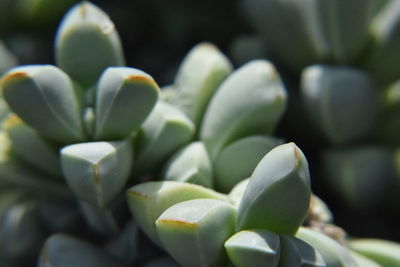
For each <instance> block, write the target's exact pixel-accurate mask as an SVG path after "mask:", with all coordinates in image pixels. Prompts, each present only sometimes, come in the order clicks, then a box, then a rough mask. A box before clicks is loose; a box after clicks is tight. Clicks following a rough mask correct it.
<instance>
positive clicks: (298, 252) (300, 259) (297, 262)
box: [278, 235, 327, 267]
mask: <svg viewBox="0 0 400 267" xmlns="http://www.w3.org/2000/svg"><path fill="white" fill-rule="evenodd" d="M292 266H298V267H327V265H326V264H325V262H324V260H323V258H322V256H321V254H319V252H318V251H317V250H316V249H315V248H313V247H312V246H310V245H309V244H307V243H306V242H304V241H302V240H301V239H298V238H296V237H292V236H285V235H282V236H281V259H280V261H279V264H278V267H292Z"/></svg>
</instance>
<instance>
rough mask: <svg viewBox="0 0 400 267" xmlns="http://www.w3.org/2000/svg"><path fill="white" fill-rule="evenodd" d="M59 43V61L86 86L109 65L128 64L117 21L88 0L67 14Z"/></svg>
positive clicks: (61, 28) (61, 27)
mask: <svg viewBox="0 0 400 267" xmlns="http://www.w3.org/2000/svg"><path fill="white" fill-rule="evenodd" d="M55 44H56V61H57V65H58V66H60V68H61V69H63V70H64V71H65V72H66V73H68V74H69V75H70V76H71V77H72V79H74V80H76V81H77V82H79V83H81V84H82V85H84V86H90V85H92V84H94V83H95V82H96V80H97V79H98V78H99V76H100V74H101V73H102V72H103V70H104V69H105V68H107V67H109V66H122V65H124V64H125V62H124V55H123V51H122V45H121V42H120V39H119V36H118V33H117V31H116V29H115V26H114V23H113V22H112V21H111V20H110V18H109V17H108V15H107V14H106V13H104V12H103V11H102V10H100V9H99V8H98V7H97V6H95V5H93V4H92V3H90V2H87V1H83V2H82V3H79V4H77V5H75V6H74V7H72V8H71V9H70V11H69V12H68V13H67V14H66V15H65V17H64V19H63V21H62V23H61V25H60V26H59V28H58V32H57V36H56V43H55Z"/></svg>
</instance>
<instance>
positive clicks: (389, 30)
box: [365, 0, 400, 83]
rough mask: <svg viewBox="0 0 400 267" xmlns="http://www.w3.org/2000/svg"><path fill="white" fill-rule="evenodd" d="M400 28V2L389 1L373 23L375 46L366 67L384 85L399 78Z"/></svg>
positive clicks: (372, 31) (372, 32)
mask: <svg viewBox="0 0 400 267" xmlns="http://www.w3.org/2000/svg"><path fill="white" fill-rule="evenodd" d="M399 26H400V2H399V1H396V0H391V1H387V3H386V4H385V5H384V6H383V8H381V9H380V11H379V12H378V13H377V14H376V15H375V17H374V18H373V20H372V22H371V27H370V28H371V33H370V34H371V35H372V37H373V40H374V46H373V49H372V50H371V51H372V52H371V53H370V55H369V58H368V60H367V62H366V64H365V67H366V68H367V70H369V71H370V72H371V73H373V75H374V76H375V77H377V78H378V80H379V81H380V82H382V83H389V82H393V81H394V80H396V79H398V78H399V74H398V71H397V70H398V68H399V67H400V65H399V62H400V53H399V52H400V50H399V45H400V39H399V37H398V36H399V34H400V27H399Z"/></svg>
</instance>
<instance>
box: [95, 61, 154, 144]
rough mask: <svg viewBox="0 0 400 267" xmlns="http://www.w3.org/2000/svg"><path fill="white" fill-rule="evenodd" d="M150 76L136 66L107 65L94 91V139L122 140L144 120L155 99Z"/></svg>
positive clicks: (152, 81)
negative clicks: (111, 66) (109, 66)
mask: <svg viewBox="0 0 400 267" xmlns="http://www.w3.org/2000/svg"><path fill="white" fill-rule="evenodd" d="M158 92H159V88H158V85H157V84H156V82H155V81H154V80H153V78H152V77H151V76H150V75H148V74H147V73H145V72H143V71H140V70H138V69H133V68H127V67H113V68H107V70H106V71H104V73H103V74H102V75H101V78H100V80H99V83H98V86H97V91H96V102H95V120H96V123H95V131H94V138H95V139H96V140H110V139H111V140H115V139H125V138H127V137H129V136H130V135H131V133H132V132H133V131H134V130H136V129H137V128H138V127H139V126H140V124H141V123H142V122H143V121H144V120H145V119H146V117H147V116H148V115H149V113H150V112H151V110H152V109H153V107H154V105H155V104H156V102H157V99H158Z"/></svg>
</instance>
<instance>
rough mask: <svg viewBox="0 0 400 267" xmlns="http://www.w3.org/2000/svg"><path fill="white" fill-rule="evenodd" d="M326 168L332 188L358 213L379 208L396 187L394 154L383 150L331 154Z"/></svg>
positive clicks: (352, 149) (371, 149) (329, 152)
mask: <svg viewBox="0 0 400 267" xmlns="http://www.w3.org/2000/svg"><path fill="white" fill-rule="evenodd" d="M323 166H324V173H325V176H326V177H327V178H328V180H327V181H328V182H329V184H330V185H331V186H332V188H333V189H335V190H336V191H337V193H338V194H340V195H341V197H342V198H343V199H344V200H345V201H346V202H347V203H348V204H349V205H350V206H352V207H353V208H356V209H361V210H368V209H373V208H374V207H377V206H378V205H379V204H380V203H382V202H383V201H384V200H385V198H386V197H387V196H388V194H387V192H388V191H389V190H390V188H391V187H392V186H393V185H394V162H393V153H392V152H391V151H390V150H389V149H387V148H384V147H355V148H348V149H336V150H331V151H328V152H326V153H325V155H324V157H323Z"/></svg>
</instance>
